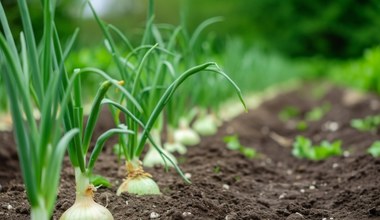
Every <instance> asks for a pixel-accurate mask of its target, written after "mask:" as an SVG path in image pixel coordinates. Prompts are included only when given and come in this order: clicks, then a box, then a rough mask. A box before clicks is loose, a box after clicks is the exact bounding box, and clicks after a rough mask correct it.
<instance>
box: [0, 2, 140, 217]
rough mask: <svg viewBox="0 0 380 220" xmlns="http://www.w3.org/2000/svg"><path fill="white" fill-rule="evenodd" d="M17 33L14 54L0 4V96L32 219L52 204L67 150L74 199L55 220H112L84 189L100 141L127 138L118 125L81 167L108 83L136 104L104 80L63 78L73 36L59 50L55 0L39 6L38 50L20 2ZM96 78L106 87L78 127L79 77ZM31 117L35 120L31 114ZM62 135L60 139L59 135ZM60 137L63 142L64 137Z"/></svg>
mask: <svg viewBox="0 0 380 220" xmlns="http://www.w3.org/2000/svg"><path fill="white" fill-rule="evenodd" d="M18 3H19V8H20V12H21V19H22V22H23V32H22V33H21V34H20V41H21V43H20V45H21V46H20V47H21V51H20V52H19V51H18V50H17V45H16V43H15V41H14V39H13V36H12V33H11V30H10V27H9V25H8V22H7V18H6V17H5V13H4V9H3V7H2V5H1V4H0V21H1V24H2V28H3V32H4V35H3V34H1V35H0V48H1V51H0V57H1V58H2V60H5V62H2V63H1V68H2V72H1V73H2V75H1V76H2V79H3V80H4V82H5V83H4V84H5V87H6V89H7V95H8V99H9V102H10V106H11V113H12V118H13V123H14V131H15V136H16V140H17V147H18V152H19V156H20V164H21V169H22V174H23V178H24V181H25V187H26V191H27V195H28V199H29V202H30V204H31V217H32V219H38V220H41V219H42V220H44V219H50V216H51V215H52V212H53V208H54V203H55V200H56V195H57V191H58V190H57V189H58V183H59V175H60V169H61V164H62V160H63V156H64V152H65V150H66V147H67V146H68V151H69V157H70V161H71V163H72V165H73V167H74V170H75V180H76V200H75V203H74V205H73V206H72V207H71V208H70V209H69V210H67V211H66V212H65V213H64V214H63V216H62V217H61V219H71V220H73V219H113V217H112V215H111V213H110V212H109V211H108V210H107V209H106V208H105V207H103V206H101V205H99V204H97V203H95V202H94V201H93V191H94V190H95V187H94V186H93V185H92V184H91V183H90V178H91V176H92V175H93V174H92V173H93V172H92V170H93V168H94V164H95V161H96V159H97V157H98V156H99V154H100V152H101V149H102V147H103V145H104V143H105V141H106V140H107V139H108V138H109V137H110V136H111V135H113V134H119V133H132V132H131V131H129V130H128V129H127V128H126V127H125V126H123V125H119V127H118V128H115V129H110V130H108V131H107V132H105V133H104V134H102V135H101V136H100V137H99V138H98V139H97V141H96V144H95V147H94V149H93V151H92V154H91V156H90V159H89V162H88V163H86V160H85V159H86V154H87V152H88V150H89V145H90V140H91V137H92V134H93V131H94V128H95V124H96V121H97V118H98V115H99V111H100V106H101V101H102V99H103V97H104V96H105V94H106V92H107V90H108V89H109V88H110V86H111V85H112V84H113V85H115V86H116V87H118V88H119V89H120V90H121V91H122V93H123V94H124V95H125V96H126V97H130V99H129V101H130V102H131V103H134V104H135V105H136V108H140V106H139V104H138V103H137V102H136V101H135V100H134V99H133V98H132V97H131V95H130V94H129V93H128V92H126V91H125V89H124V88H123V87H122V86H121V85H120V84H121V82H117V81H115V80H113V79H112V78H110V77H109V76H108V75H107V74H106V73H104V72H102V71H100V70H97V69H94V68H84V69H81V70H76V71H75V72H74V73H73V74H72V75H70V76H69V75H68V73H67V72H66V69H65V65H64V62H65V60H66V58H67V56H68V54H69V52H70V50H71V48H72V45H73V42H74V40H75V37H76V36H77V33H78V32H77V31H76V32H74V35H73V36H72V38H71V39H70V40H69V42H68V44H67V46H66V47H65V48H62V45H61V43H60V40H59V36H58V33H57V30H56V27H55V24H54V9H55V1H49V0H45V1H43V2H42V3H43V9H44V10H43V15H44V24H43V27H44V29H43V30H44V31H43V36H42V39H41V41H40V42H39V44H36V39H35V37H34V33H33V27H32V24H31V20H30V17H29V11H28V8H27V4H26V1H25V0H19V1H18ZM90 72H95V73H97V74H99V75H101V76H103V77H104V78H105V79H106V80H107V81H105V82H104V83H103V84H102V85H101V86H100V88H99V90H98V92H97V95H96V97H95V100H94V102H93V105H92V109H91V111H90V115H89V118H88V121H87V125H86V127H85V128H83V118H84V117H83V106H82V101H81V87H80V76H81V75H82V74H84V73H90ZM35 109H36V110H37V111H38V113H39V115H41V116H40V118H39V119H36V117H35V116H34V114H33V112H34V110H35ZM64 133H65V134H64ZM63 134H64V135H63Z"/></svg>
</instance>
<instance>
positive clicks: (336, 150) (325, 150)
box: [292, 136, 342, 160]
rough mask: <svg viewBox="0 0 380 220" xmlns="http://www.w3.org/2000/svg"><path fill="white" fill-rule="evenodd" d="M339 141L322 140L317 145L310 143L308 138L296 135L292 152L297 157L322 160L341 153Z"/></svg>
mask: <svg viewBox="0 0 380 220" xmlns="http://www.w3.org/2000/svg"><path fill="white" fill-rule="evenodd" d="M341 144H342V142H341V141H339V140H338V141H334V142H333V143H329V142H328V141H322V142H321V143H320V144H319V145H312V142H311V140H310V139H308V138H305V137H303V136H297V137H296V140H295V141H294V143H293V149H292V154H293V155H294V156H295V157H298V158H305V159H309V160H324V159H326V158H328V157H331V156H339V155H342V149H341Z"/></svg>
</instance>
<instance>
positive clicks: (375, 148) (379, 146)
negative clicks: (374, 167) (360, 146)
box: [367, 141, 380, 157]
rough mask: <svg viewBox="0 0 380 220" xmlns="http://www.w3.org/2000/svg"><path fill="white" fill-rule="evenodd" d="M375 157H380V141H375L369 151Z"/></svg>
mask: <svg viewBox="0 0 380 220" xmlns="http://www.w3.org/2000/svg"><path fill="white" fill-rule="evenodd" d="M367 152H368V153H369V154H371V155H372V156H373V157H380V141H375V142H374V143H373V144H372V145H371V146H370V147H369V148H368V150H367Z"/></svg>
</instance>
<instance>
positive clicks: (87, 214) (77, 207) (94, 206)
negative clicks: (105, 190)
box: [60, 185, 113, 220]
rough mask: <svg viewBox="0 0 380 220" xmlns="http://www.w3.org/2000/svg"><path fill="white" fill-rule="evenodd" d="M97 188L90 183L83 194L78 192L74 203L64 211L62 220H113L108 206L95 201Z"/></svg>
mask: <svg viewBox="0 0 380 220" xmlns="http://www.w3.org/2000/svg"><path fill="white" fill-rule="evenodd" d="M95 190H96V189H95V187H94V186H93V185H89V186H88V187H87V189H86V191H85V192H84V193H83V194H81V195H80V194H77V196H76V199H75V203H74V205H73V206H71V207H70V208H69V209H68V210H66V211H65V212H64V213H63V215H62V216H61V218H60V220H83V219H86V220H113V217H112V214H111V212H110V211H108V209H107V208H105V207H104V206H101V205H99V204H98V203H96V202H94V199H93V195H94V193H93V191H95Z"/></svg>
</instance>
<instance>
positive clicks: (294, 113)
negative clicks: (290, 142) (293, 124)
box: [278, 106, 301, 121]
mask: <svg viewBox="0 0 380 220" xmlns="http://www.w3.org/2000/svg"><path fill="white" fill-rule="evenodd" d="M300 114H301V111H300V109H299V108H297V107H296V106H287V107H285V108H283V109H282V110H281V111H280V113H279V114H278V117H279V118H280V119H281V120H282V121H288V120H290V119H294V118H296V117H298V116H299V115H300Z"/></svg>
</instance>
